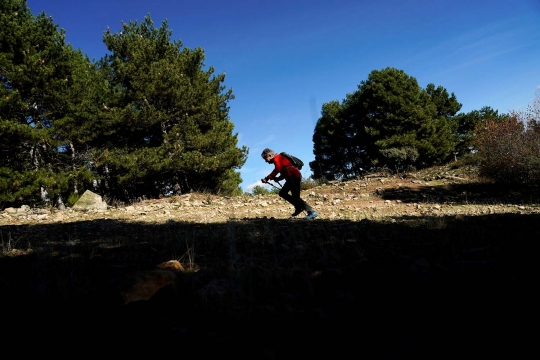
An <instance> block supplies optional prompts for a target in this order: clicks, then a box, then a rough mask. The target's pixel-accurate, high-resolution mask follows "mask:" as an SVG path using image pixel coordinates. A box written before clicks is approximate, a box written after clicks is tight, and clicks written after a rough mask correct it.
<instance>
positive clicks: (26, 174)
mask: <svg viewBox="0 0 540 360" xmlns="http://www.w3.org/2000/svg"><path fill="white" fill-rule="evenodd" d="M0 32H1V33H2V38H1V39H0V71H1V72H0V76H1V78H2V86H1V87H0V135H1V137H2V143H1V144H0V152H1V157H2V162H1V163H0V168H1V170H0V171H1V173H2V182H1V183H0V201H2V202H5V203H6V204H13V205H20V204H21V203H22V202H26V203H31V204H35V203H39V202H45V204H50V203H51V202H52V201H53V200H54V199H56V200H57V201H58V202H59V204H60V205H62V194H64V196H65V194H67V193H68V192H69V187H70V182H71V181H72V179H73V177H72V176H70V175H72V174H71V169H72V168H71V165H72V163H71V158H70V156H69V155H68V154H67V152H66V151H65V149H66V145H67V142H66V141H65V139H64V138H63V137H62V136H61V135H60V134H59V133H58V132H57V131H56V128H55V124H56V122H57V121H59V120H60V119H63V118H65V117H66V116H69V111H70V105H69V102H70V98H69V91H68V90H69V89H70V87H71V86H72V85H73V84H74V78H73V67H74V66H75V64H76V66H79V67H80V66H81V64H83V63H84V62H85V59H84V57H83V56H82V54H81V53H80V52H79V51H75V50H73V49H72V48H71V47H70V46H69V45H66V44H65V41H64V39H65V32H64V31H63V30H62V29H60V30H59V29H58V25H56V24H54V23H53V19H52V17H50V16H49V17H47V16H46V14H45V13H44V12H43V13H41V14H39V15H38V16H34V15H33V14H32V13H31V11H30V9H29V8H28V7H27V6H26V2H25V1H17V0H7V1H2V2H1V4H0Z"/></svg>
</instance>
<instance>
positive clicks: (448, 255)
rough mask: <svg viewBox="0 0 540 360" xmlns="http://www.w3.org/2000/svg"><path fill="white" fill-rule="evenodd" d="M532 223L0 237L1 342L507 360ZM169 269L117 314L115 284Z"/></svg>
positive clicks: (20, 349)
mask: <svg viewBox="0 0 540 360" xmlns="http://www.w3.org/2000/svg"><path fill="white" fill-rule="evenodd" d="M539 224H540V215H538V214H530V215H523V214H521V215H519V214H503V215H499V214H497V215H485V216H460V217H453V216H449V217H433V218H428V217H426V218H423V219H418V218H411V219H408V218H406V217H403V218H402V219H400V221H398V222H384V221H370V220H362V221H359V222H354V221H347V220H341V221H327V220H315V221H310V222H307V221H291V220H277V219H251V220H243V221H230V222H227V223H215V224H204V225H203V224H194V223H182V222H168V223H166V224H161V225H153V224H148V223H126V222H122V221H113V220H93V221H88V222H74V223H67V224H47V225H17V226H15V225H14V226H3V227H1V228H0V233H1V237H2V244H3V247H4V250H6V249H7V248H8V246H9V247H10V249H8V250H11V252H8V251H5V252H4V255H3V256H2V257H0V294H1V306H2V307H1V309H2V322H1V324H2V332H3V334H4V335H3V340H4V341H5V342H4V341H3V342H4V343H5V344H6V345H8V344H9V345H8V346H10V347H13V349H17V350H15V351H16V353H20V354H30V353H32V354H34V353H35V354H40V355H45V354H53V355H55V356H64V355H66V356H70V357H72V356H79V355H88V354H94V353H96V354H103V355H108V354H111V355H112V354H116V353H118V354H121V355H133V354H135V355H141V356H144V355H151V356H155V355H159V354H178V356H182V357H185V356H188V355H189V356H197V357H198V358H208V357H209V356H220V357H221V356H228V357H234V358H235V359H238V358H242V359H243V358H245V359H284V358H307V357H314V358H324V357H329V358H341V357H345V356H346V357H348V358H362V357H366V358H387V359H392V358H404V357H410V358H420V357H421V358H430V359H440V358H446V357H449V358H450V357H452V358H456V357H459V358H475V359H478V358H487V357H488V356H495V355H497V356H501V355H511V356H513V357H516V356H520V355H523V354H525V353H529V352H530V351H533V350H534V349H533V344H535V342H536V336H535V333H536V330H535V328H536V322H537V320H538V303H539V302H538V300H540V299H539V296H538V295H537V289H536V287H537V285H538V283H539V282H538V281H539V274H540V271H539V267H538V263H537V257H538V254H539V250H540V246H539V245H538V243H539V241H540V227H539ZM14 249H20V250H21V251H20V252H18V253H17V252H16V251H14ZM28 249H31V251H29V250H28ZM6 254H8V255H6ZM14 254H16V256H15V255H14ZM171 259H176V260H180V262H181V263H182V265H183V266H184V270H183V271H178V272H175V273H174V274H175V275H174V280H173V284H171V285H168V286H164V287H162V288H161V290H159V291H158V292H157V293H156V294H155V295H154V296H153V297H152V298H151V299H149V300H141V301H131V302H127V303H126V301H125V297H122V289H123V288H122V286H125V282H126V279H127V278H129V276H130V274H137V273H140V272H148V271H153V270H155V269H156V266H157V265H158V264H160V263H162V262H164V261H168V260H171ZM533 341H534V342H533ZM533 353H534V352H533Z"/></svg>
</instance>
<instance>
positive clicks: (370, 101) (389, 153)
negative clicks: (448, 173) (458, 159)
mask: <svg viewBox="0 0 540 360" xmlns="http://www.w3.org/2000/svg"><path fill="white" fill-rule="evenodd" d="M328 106H330V107H331V108H332V109H339V111H333V113H332V114H333V115H335V118H333V119H332V120H331V121H330V119H329V118H328V117H327V116H326V115H325V114H326V113H325V110H324V109H325V108H328ZM460 108H461V104H459V103H458V102H457V100H456V97H455V96H454V94H451V95H448V92H447V91H446V90H445V89H444V88H442V87H441V86H439V87H435V85H433V84H429V85H428V86H427V88H426V89H422V88H420V86H419V85H418V82H417V81H416V79H415V78H413V77H410V76H408V75H407V74H405V72H403V71H402V70H397V69H394V68H386V69H383V70H380V71H378V70H374V71H372V72H371V73H370V74H369V76H368V79H367V80H365V81H362V82H361V83H360V84H359V85H358V90H357V91H356V92H354V93H352V94H347V96H346V98H345V99H344V100H343V102H342V103H341V104H339V103H336V102H331V103H329V104H324V105H323V116H322V117H321V118H320V119H319V121H318V123H317V126H316V128H315V134H314V137H313V140H314V153H315V161H314V162H313V163H312V164H310V166H311V165H313V166H312V168H311V170H312V171H313V172H314V174H315V175H314V177H317V174H322V175H323V176H325V177H326V178H329V177H330V174H335V175H336V177H338V178H339V177H351V176H360V175H362V174H363V173H365V172H367V171H371V170H374V169H376V168H389V169H391V170H396V171H401V170H403V169H405V168H406V167H407V166H415V167H426V166H431V165H434V164H438V163H441V162H443V161H445V160H447V159H448V158H449V157H450V156H451V155H452V152H453V150H454V147H455V144H456V136H455V133H454V131H453V129H454V127H455V126H454V123H453V120H452V117H453V116H454V115H455V113H456V112H457V111H459V109H460ZM329 124H332V127H330V126H329ZM316 165H318V166H321V167H322V170H317V168H316ZM340 169H344V170H345V171H343V170H340ZM317 171H318V172H317Z"/></svg>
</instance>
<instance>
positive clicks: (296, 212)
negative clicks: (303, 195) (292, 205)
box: [291, 209, 304, 216]
mask: <svg viewBox="0 0 540 360" xmlns="http://www.w3.org/2000/svg"><path fill="white" fill-rule="evenodd" d="M302 211H304V209H296V210H294V212H293V213H292V214H291V216H297V215H300V213H301V212H302Z"/></svg>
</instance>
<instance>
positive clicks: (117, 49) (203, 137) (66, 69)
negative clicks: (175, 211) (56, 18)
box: [0, 0, 248, 205]
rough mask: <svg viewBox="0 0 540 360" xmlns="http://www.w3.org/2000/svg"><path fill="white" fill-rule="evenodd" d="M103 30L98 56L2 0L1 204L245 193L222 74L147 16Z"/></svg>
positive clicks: (49, 22) (16, 1) (241, 151)
mask: <svg viewBox="0 0 540 360" xmlns="http://www.w3.org/2000/svg"><path fill="white" fill-rule="evenodd" d="M122 24H123V29H122V31H120V32H119V33H110V32H109V31H104V33H103V41H104V43H105V44H106V45H107V48H108V50H109V51H110V53H108V54H105V55H104V57H103V58H101V59H100V60H98V61H96V62H95V63H93V62H90V61H89V59H88V57H87V56H86V55H84V54H83V53H82V52H81V51H79V50H74V49H73V48H72V47H71V46H70V45H69V44H66V43H65V31H64V30H63V29H59V26H58V25H57V24H54V22H53V18H52V17H50V16H49V17H47V16H46V14H45V13H44V12H43V13H41V14H39V15H37V16H34V15H32V13H31V11H30V9H29V8H28V7H27V5H26V2H25V1H21V0H6V1H3V2H2V3H1V4H0V31H1V32H2V34H3V36H2V38H1V39H0V77H1V79H2V86H0V135H1V137H2V143H1V144H0V154H1V158H2V161H1V163H0V173H1V174H2V176H1V177H2V180H1V181H0V202H1V203H3V204H5V205H20V204H22V203H30V204H36V203H39V202H42V201H45V202H51V201H52V200H53V199H55V200H56V201H57V202H58V203H59V204H62V203H63V199H66V198H68V197H69V196H70V195H72V194H78V193H80V192H81V191H82V190H84V189H91V190H93V191H98V192H100V193H101V195H103V196H105V197H108V198H115V199H119V200H130V199H134V198H136V197H159V196H164V195H167V194H171V193H180V192H189V191H192V190H206V191H210V192H215V193H221V194H228V195H231V194H238V193H241V192H242V191H241V189H240V188H239V184H240V183H241V182H242V179H241V178H240V174H239V172H238V171H236V170H237V169H239V168H240V167H241V166H242V165H243V164H244V163H245V161H246V158H247V154H248V149H247V147H245V146H243V147H237V143H238V138H237V135H236V134H234V133H233V130H234V124H233V123H232V122H231V120H230V119H229V105H228V103H229V101H231V100H232V99H234V95H233V93H232V90H230V89H228V90H227V89H226V87H225V86H224V81H225V74H224V73H223V74H217V75H216V74H214V72H215V70H214V68H213V67H211V66H210V67H208V68H207V69H205V67H206V65H205V63H204V59H205V57H204V51H203V50H202V49H201V48H195V49H188V48H183V47H182V43H181V41H179V40H176V41H172V40H171V34H172V31H171V30H169V29H168V24H167V21H166V20H165V21H163V23H162V25H161V27H159V28H156V27H154V24H153V22H152V20H151V16H150V14H148V15H147V16H146V17H145V18H144V21H143V22H141V23H139V22H136V21H130V22H129V23H127V24H126V23H122Z"/></svg>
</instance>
